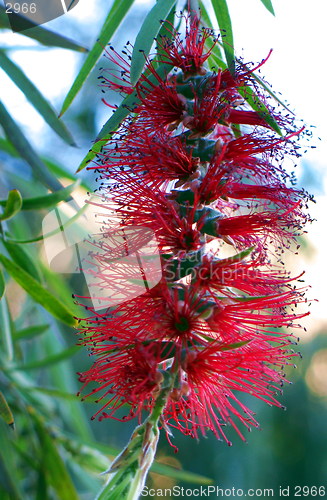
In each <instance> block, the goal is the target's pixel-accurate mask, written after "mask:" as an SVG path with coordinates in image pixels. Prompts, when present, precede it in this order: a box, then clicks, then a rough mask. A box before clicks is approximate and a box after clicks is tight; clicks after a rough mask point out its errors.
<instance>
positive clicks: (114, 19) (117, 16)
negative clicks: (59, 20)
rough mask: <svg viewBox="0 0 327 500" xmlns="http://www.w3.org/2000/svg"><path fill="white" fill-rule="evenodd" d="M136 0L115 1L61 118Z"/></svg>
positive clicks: (70, 91) (67, 98) (64, 106)
mask: <svg viewBox="0 0 327 500" xmlns="http://www.w3.org/2000/svg"><path fill="white" fill-rule="evenodd" d="M133 2H134V0H115V2H114V4H113V6H112V8H111V9H110V11H109V14H108V16H107V18H106V20H105V22H104V24H103V26H102V28H101V31H100V34H99V37H98V39H97V41H96V42H95V44H94V46H93V47H92V49H91V50H90V52H89V53H88V55H87V58H86V59H85V61H84V63H83V66H82V68H81V69H80V71H79V73H78V75H77V77H76V78H75V81H74V83H73V85H72V87H71V88H70V90H69V92H68V94H67V96H66V97H65V100H64V103H63V105H62V108H61V111H60V116H61V115H63V114H64V113H65V111H67V109H68V108H69V106H70V105H71V103H72V101H73V99H74V98H75V97H76V95H77V94H78V92H79V91H80V89H81V88H82V86H83V83H84V82H85V80H86V78H87V77H88V75H89V74H90V72H91V70H92V69H93V68H94V66H95V64H96V62H97V61H98V59H99V57H100V56H101V54H102V52H103V49H104V47H105V46H106V45H107V43H108V42H109V40H110V38H111V37H112V36H113V35H114V33H115V32H116V30H117V28H118V27H119V25H120V23H121V22H122V20H123V19H124V17H125V16H126V14H127V12H128V10H129V8H130V7H131V5H132V4H133Z"/></svg>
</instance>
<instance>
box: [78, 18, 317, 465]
mask: <svg viewBox="0 0 327 500" xmlns="http://www.w3.org/2000/svg"><path fill="white" fill-rule="evenodd" d="M185 21H186V32H185V36H184V37H182V36H181V35H180V34H179V33H178V32H177V31H176V30H175V29H174V27H173V26H171V25H170V24H169V23H167V24H166V27H167V30H168V33H169V35H170V36H167V37H163V38H161V39H158V40H157V44H158V48H159V54H160V55H159V56H158V57H159V63H160V62H161V63H165V64H168V67H169V69H168V73H167V74H166V76H165V77H161V76H159V74H158V72H157V70H156V69H155V68H157V66H156V65H155V64H154V63H153V62H151V60H148V61H147V62H146V71H145V74H144V75H143V76H142V77H141V78H140V80H139V82H138V83H137V84H136V86H135V88H132V87H131V86H130V83H129V58H130V55H129V54H128V53H126V54H125V56H126V58H122V57H120V56H118V55H117V54H115V53H114V52H112V51H111V52H112V54H111V55H110V56H109V57H110V58H111V60H112V61H116V62H117V66H118V70H119V71H120V72H121V73H120V77H118V79H117V77H116V78H113V80H112V81H111V80H110V79H109V78H105V79H104V80H103V85H106V86H108V87H109V88H111V89H116V90H118V91H119V92H123V93H124V94H131V93H132V92H134V91H135V96H136V98H137V99H138V101H137V102H136V103H135V106H134V107H133V109H131V115H130V116H129V118H128V119H126V120H125V121H124V122H123V124H122V125H121V127H120V129H119V130H118V132H117V133H116V134H115V135H113V138H112V139H111V140H110V141H109V142H108V144H107V145H105V146H104V148H103V150H102V153H101V154H100V155H99V156H98V162H97V164H96V165H94V166H91V167H90V169H96V170H97V171H98V172H100V178H101V179H102V185H101V192H100V195H102V196H104V200H105V204H104V210H105V213H104V216H105V222H104V227H103V240H104V242H105V240H106V237H109V236H106V235H110V234H111V233H110V232H111V231H112V228H114V229H115V230H117V229H121V230H128V229H130V228H133V227H142V228H146V229H147V230H149V231H151V232H153V234H154V235H155V237H156V239H157V242H158V249H159V250H158V251H159V254H160V259H161V264H162V276H161V279H160V280H159V281H157V282H156V284H155V285H153V286H151V287H149V286H147V287H146V289H144V290H143V291H142V292H140V294H139V296H137V297H135V296H132V295H131V297H130V298H128V293H129V289H128V288H127V289H126V291H125V296H126V297H125V301H123V302H122V303H120V304H118V305H116V306H115V307H110V308H107V309H106V310H104V311H103V312H101V313H100V312H96V311H93V315H92V316H91V317H90V318H89V319H88V320H87V321H86V322H85V323H84V326H82V327H81V334H82V335H81V340H80V342H81V343H82V344H84V345H86V346H87V347H88V348H89V349H90V351H91V355H92V356H94V357H95V362H94V365H93V367H92V368H90V369H89V370H88V371H86V372H84V373H82V374H80V380H81V381H82V382H83V390H84V389H86V388H87V387H88V386H89V384H90V385H91V386H92V385H93V387H94V384H95V388H93V390H91V392H89V394H92V393H99V394H101V396H100V399H101V409H100V410H99V411H98V412H97V413H96V415H99V416H100V418H104V417H112V418H118V417H117V416H116V412H117V410H118V409H119V410H120V409H121V408H122V407H123V406H124V408H125V407H126V413H125V418H132V417H133V416H137V417H138V419H139V421H142V417H143V411H146V412H148V417H147V418H146V420H145V422H144V424H141V426H140V427H138V428H137V431H135V433H134V434H133V438H132V440H131V442H130V444H129V445H128V447H127V448H126V450H125V451H126V453H125V452H124V453H123V454H122V455H121V456H120V458H119V460H118V462H117V463H119V466H120V467H122V464H124V463H125V465H126V464H127V463H128V464H130V462H129V460H132V458H130V459H129V458H128V457H132V456H133V457H135V454H133V453H131V452H130V451H131V450H135V446H136V442H137V439H139V438H140V436H141V435H142V436H143V438H142V439H144V440H145V441H143V447H144V448H143V450H144V449H150V448H151V449H152V450H153V449H154V448H155V444H154V443H155V442H156V439H157V437H156V438H155V437H153V436H154V435H156V436H157V434H156V432H157V430H156V429H157V425H159V426H161V427H163V428H164V429H165V430H166V432H167V436H169V435H170V430H169V429H170V428H176V429H179V430H181V431H182V432H183V433H184V434H189V435H191V436H192V437H197V436H198V435H199V434H205V433H206V432H207V431H212V432H213V433H214V434H215V435H216V436H217V437H218V438H219V439H220V438H223V439H224V440H226V441H227V442H228V443H230V438H229V437H228V436H229V430H228V428H227V427H228V426H230V427H232V428H234V429H235V430H236V432H237V433H238V434H239V435H240V436H241V438H242V439H244V437H243V434H242V432H241V430H239V428H238V424H241V425H242V426H245V427H246V428H250V427H251V426H255V427H257V426H258V423H257V422H256V420H255V418H254V414H253V412H251V410H250V409H248V408H247V407H245V406H244V405H243V403H242V402H241V401H240V400H239V399H238V397H237V396H236V393H240V392H244V393H249V394H252V395H253V396H254V397H256V398H258V399H261V400H262V401H264V402H266V403H268V404H272V405H275V406H279V407H281V406H282V405H281V403H279V402H278V400H277V399H276V394H279V393H281V386H282V383H283V381H284V380H285V378H284V375H283V367H284V366H286V365H288V364H292V362H293V359H294V357H295V356H296V355H297V353H295V352H294V351H293V350H292V346H293V344H294V343H295V341H294V338H293V333H292V332H290V333H289V332H288V331H287V329H293V328H294V329H295V328H298V327H299V324H298V322H299V321H300V320H301V318H303V317H304V316H306V314H307V313H306V312H295V309H294V308H295V307H296V306H297V305H298V304H302V303H305V297H304V292H305V290H303V289H301V288H300V289H296V287H295V285H294V282H295V281H296V280H297V279H298V278H299V276H297V277H295V278H291V277H290V275H289V274H288V273H287V272H286V271H285V270H284V268H283V263H282V260H281V255H282V254H283V253H284V251H285V250H286V249H291V247H292V245H293V243H294V242H296V237H297V236H298V235H299V234H301V232H302V231H303V226H304V224H305V223H306V222H307V221H308V220H310V217H309V216H308V215H306V214H305V213H304V212H303V209H304V207H305V206H306V203H307V201H308V199H309V198H310V197H309V196H308V195H307V193H305V192H304V191H301V190H299V189H295V188H294V187H293V183H294V179H293V177H292V175H290V174H289V173H287V172H286V171H285V170H284V169H283V167H282V161H283V157H284V155H285V154H291V155H293V156H295V157H298V156H299V146H298V137H299V135H300V133H301V132H302V129H301V130H299V129H298V128H297V127H296V126H295V125H294V126H291V123H290V117H289V116H287V117H286V118H283V117H282V115H281V114H280V113H279V112H277V111H276V112H275V111H274V110H273V108H272V107H271V106H269V105H268V98H267V97H266V96H265V95H264V91H263V90H262V89H260V91H259V90H258V84H257V83H256V82H255V81H254V79H253V76H252V73H253V71H254V69H256V68H254V69H252V70H251V69H249V68H250V66H247V65H245V64H243V63H242V64H240V65H238V66H237V67H236V69H235V74H233V75H232V74H231V73H230V72H229V70H226V69H225V70H222V69H221V68H216V70H209V68H207V67H206V64H207V63H206V62H207V60H208V59H209V57H210V54H211V51H212V49H213V47H214V46H215V43H216V39H215V37H214V35H213V33H212V31H211V30H208V29H204V28H201V27H200V23H199V20H198V19H197V18H196V17H194V16H193V17H192V18H190V17H189V16H186V17H185ZM207 47H209V48H207ZM157 62H158V60H157ZM263 62H264V61H263ZM263 62H262V63H261V64H263ZM261 64H259V66H260V65H261ZM248 89H250V90H251V92H252V94H251V95H252V96H253V95H254V96H256V99H257V101H260V100H261V101H262V102H264V104H265V108H266V109H268V110H269V112H270V113H271V114H272V115H273V118H274V119H275V121H276V122H277V123H278V124H279V126H280V127H283V126H284V136H283V137H280V136H278V135H277V134H276V133H274V131H273V130H269V131H268V130H267V129H269V128H270V126H269V125H268V124H267V123H266V121H265V119H264V116H263V115H262V114H258V113H257V111H256V110H253V109H250V108H249V106H248V105H247V104H246V101H245V98H246V95H247V91H248ZM252 102H253V99H252ZM236 124H241V127H239V126H235V125H236ZM242 125H246V127H243V126H242ZM106 210H107V217H106ZM113 212H114V215H112V213H113ZM126 245H127V242H126V241H125V242H122V243H121V254H122V255H123V254H124V251H127V250H126V248H127V246H126ZM138 245H139V247H138ZM142 245H144V241H143V242H142V241H141V240H140V241H139V242H138V243H137V242H136V243H135V245H134V248H133V251H134V252H135V255H138V252H139V251H141V249H142V248H143V247H142ZM103 247H105V243H104V244H103V245H102V249H101V250H103ZM116 250H117V252H118V253H117V255H119V253H120V250H119V249H116ZM227 251H228V252H229V254H230V253H231V251H232V254H233V253H234V255H232V256H231V257H226V252H227ZM152 257H153V256H152ZM108 258H109V256H108ZM149 258H151V255H150V256H149ZM93 259H94V260H95V261H96V263H97V271H96V275H97V277H99V278H101V274H102V275H103V279H102V281H101V283H102V286H103V287H104V289H105V288H106V286H109V283H108V280H110V279H111V280H113V283H114V282H115V279H118V274H119V273H118V272H117V273H115V272H111V273H110V277H108V276H109V275H108V272H107V271H108V266H106V261H107V260H108V259H106V256H105V255H104V254H103V253H102V254H101V255H97V251H96V248H95V251H94V253H93ZM110 262H111V261H110ZM274 262H276V263H274ZM111 265H112V264H110V266H111ZM140 270H141V271H142V272H143V271H144V270H143V268H142V264H140ZM119 272H120V273H123V274H124V273H125V276H124V279H125V280H126V283H128V282H130V284H131V289H133V285H134V284H135V282H136V281H137V280H136V278H135V269H132V268H128V266H127V267H126V266H120V267H119ZM143 275H144V276H145V273H144V272H143ZM144 281H146V278H145V277H144ZM107 283H108V285H107ZM293 309H294V310H293ZM278 328H283V330H282V331H279V333H278V330H277V329H278ZM87 390H89V389H87ZM150 429H152V430H153V432H154V434H153V436H152V437H153V439H152V438H151V439H152V441H151V440H150V438H149V436H150V434H151V432H152V431H151V432H150ZM146 437H147V438H148V439H149V440H148V441H146V439H147V438H146ZM169 440H170V437H169ZM150 441H151V443H152V444H151V446H150V444H149V443H150ZM146 442H147V443H148V444H147V445H146V444H144V443H146ZM143 458H144V457H143ZM143 458H142V459H140V462H139V464H140V463H144V462H143V461H142V460H143ZM134 459H135V458H134ZM134 459H133V460H134ZM117 466H118V465H117ZM126 466H127V465H126ZM115 467H116V465H115Z"/></svg>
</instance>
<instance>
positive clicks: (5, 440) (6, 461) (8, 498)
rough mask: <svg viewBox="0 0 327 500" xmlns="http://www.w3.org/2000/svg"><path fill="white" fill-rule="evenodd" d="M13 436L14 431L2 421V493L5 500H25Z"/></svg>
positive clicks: (0, 421) (0, 458)
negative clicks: (21, 488) (21, 489)
mask: <svg viewBox="0 0 327 500" xmlns="http://www.w3.org/2000/svg"><path fill="white" fill-rule="evenodd" d="M12 434H13V433H12V430H11V429H10V428H9V427H8V425H6V424H5V423H4V422H3V421H2V419H0V443H1V446H0V471H1V479H2V480H1V493H3V495H2V496H3V497H4V500H23V499H25V498H26V496H24V495H23V494H22V493H21V491H20V481H19V477H18V467H17V457H16V453H15V450H14V447H13V444H12ZM1 498H2V497H1Z"/></svg>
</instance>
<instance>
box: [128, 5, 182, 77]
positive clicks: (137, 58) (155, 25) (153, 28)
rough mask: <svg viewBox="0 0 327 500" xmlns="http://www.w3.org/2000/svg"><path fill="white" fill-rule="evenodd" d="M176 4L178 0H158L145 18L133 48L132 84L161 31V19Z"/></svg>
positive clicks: (164, 17) (165, 16)
mask: <svg viewBox="0 0 327 500" xmlns="http://www.w3.org/2000/svg"><path fill="white" fill-rule="evenodd" d="M175 4H176V0H157V2H156V4H155V5H154V7H153V8H152V9H151V10H150V12H149V13H148V15H147V16H146V18H145V19H144V21H143V24H142V26H141V29H140V31H139V32H138V35H137V37H136V40H135V44H134V48H133V54H132V60H131V70H130V81H131V84H132V85H135V83H136V82H137V81H138V79H139V78H140V76H141V73H142V71H143V68H144V65H145V62H146V57H147V56H148V55H149V53H150V50H151V47H152V44H153V41H154V38H155V37H156V36H157V35H158V33H159V31H160V28H161V21H162V20H164V19H166V18H167V16H168V15H169V12H170V11H171V9H172V8H173V6H174V5H175Z"/></svg>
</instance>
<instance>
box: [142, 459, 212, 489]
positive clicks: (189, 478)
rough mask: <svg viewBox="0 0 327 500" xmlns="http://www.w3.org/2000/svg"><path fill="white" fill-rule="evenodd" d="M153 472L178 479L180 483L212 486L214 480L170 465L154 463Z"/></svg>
mask: <svg viewBox="0 0 327 500" xmlns="http://www.w3.org/2000/svg"><path fill="white" fill-rule="evenodd" d="M151 472H156V473H157V474H162V475H163V476H167V477H171V478H173V479H178V480H179V481H185V482H188V483H192V484H203V485H206V484H212V483H213V480H212V479H211V478H210V477H207V476H202V475H200V474H196V473H195V472H189V471H187V470H180V469H176V468H174V467H170V466H169V465H164V464H160V463H158V462H154V464H153V465H152V467H151Z"/></svg>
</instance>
